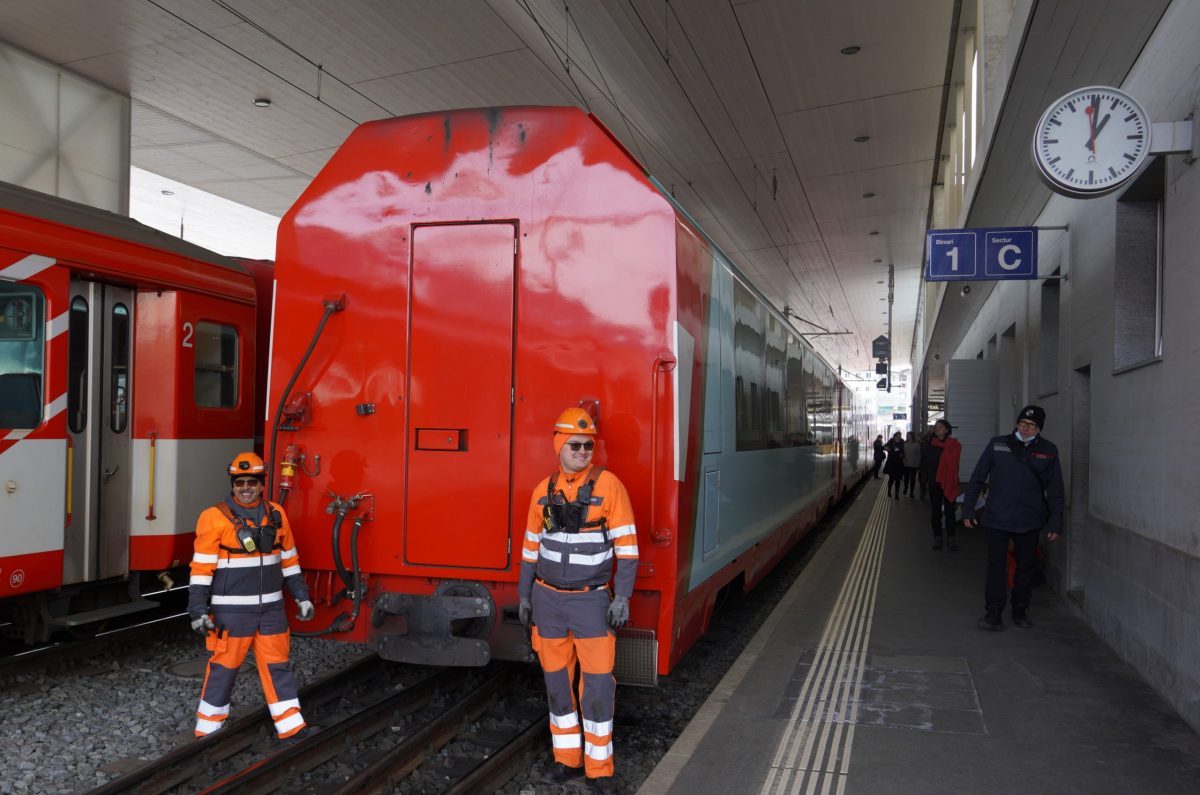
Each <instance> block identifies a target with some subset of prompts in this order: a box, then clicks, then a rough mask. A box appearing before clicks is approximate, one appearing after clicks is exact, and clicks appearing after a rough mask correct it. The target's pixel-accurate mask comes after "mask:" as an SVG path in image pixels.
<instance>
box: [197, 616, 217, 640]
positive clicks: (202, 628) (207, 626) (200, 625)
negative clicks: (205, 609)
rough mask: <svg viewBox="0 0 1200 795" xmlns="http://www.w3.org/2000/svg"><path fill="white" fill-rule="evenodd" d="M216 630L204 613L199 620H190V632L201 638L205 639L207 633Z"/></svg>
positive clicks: (215, 626)
mask: <svg viewBox="0 0 1200 795" xmlns="http://www.w3.org/2000/svg"><path fill="white" fill-rule="evenodd" d="M216 628H217V625H216V624H214V623H213V622H212V619H211V618H209V617H208V613H205V614H204V615H202V616H200V617H199V618H194V619H192V632H195V633H196V634H197V635H199V636H200V637H202V638H207V637H208V633H210V632H212V631H213V630H214V629H216Z"/></svg>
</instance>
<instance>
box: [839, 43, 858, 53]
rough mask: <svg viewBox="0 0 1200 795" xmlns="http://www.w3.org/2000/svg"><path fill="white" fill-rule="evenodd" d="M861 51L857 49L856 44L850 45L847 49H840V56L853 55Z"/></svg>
mask: <svg viewBox="0 0 1200 795" xmlns="http://www.w3.org/2000/svg"><path fill="white" fill-rule="evenodd" d="M861 49H862V47H859V46H858V45H856V44H851V45H850V46H849V47H843V48H842V55H854V53H856V52H858V51H859V50H861Z"/></svg>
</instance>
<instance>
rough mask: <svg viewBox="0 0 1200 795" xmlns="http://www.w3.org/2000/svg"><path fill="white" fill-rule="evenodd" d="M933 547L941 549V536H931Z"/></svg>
mask: <svg viewBox="0 0 1200 795" xmlns="http://www.w3.org/2000/svg"><path fill="white" fill-rule="evenodd" d="M933 548H934V549H941V548H942V537H941V536H934V537H933Z"/></svg>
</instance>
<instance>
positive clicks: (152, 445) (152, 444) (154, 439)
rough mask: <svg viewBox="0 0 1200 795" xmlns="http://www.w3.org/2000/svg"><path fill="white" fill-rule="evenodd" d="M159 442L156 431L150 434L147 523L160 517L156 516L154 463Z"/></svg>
mask: <svg viewBox="0 0 1200 795" xmlns="http://www.w3.org/2000/svg"><path fill="white" fill-rule="evenodd" d="M157 441H158V434H157V433H155V432H154V431H151V432H150V507H149V508H147V509H146V519H147V521H151V522H153V521H154V520H155V519H157V518H158V517H157V516H155V515H154V461H155V458H156V457H157V452H158V450H157V447H156V446H155V442H157Z"/></svg>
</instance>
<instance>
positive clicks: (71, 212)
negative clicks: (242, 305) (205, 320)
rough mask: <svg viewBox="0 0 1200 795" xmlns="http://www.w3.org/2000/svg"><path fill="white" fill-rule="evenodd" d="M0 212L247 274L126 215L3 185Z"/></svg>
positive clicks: (0, 186)
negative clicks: (80, 230)
mask: <svg viewBox="0 0 1200 795" xmlns="http://www.w3.org/2000/svg"><path fill="white" fill-rule="evenodd" d="M0 210H2V211H7V212H11V213H16V214H18V215H24V216H29V217H31V218H39V219H41V220H44V221H49V222H50V223H54V224H59V225H62V226H68V227H73V228H75V229H82V230H84V231H86V232H92V233H94V234H97V235H104V236H106V237H110V238H114V239H117V240H124V241H127V242H129V243H134V244H137V245H140V246H147V247H150V248H156V249H159V250H161V251H166V252H169V253H171V254H175V255H178V256H181V257H187V258H188V259H192V260H196V261H198V262H205V263H208V264H209V265H215V266H217V267H219V268H225V269H228V270H231V271H235V272H237V273H245V269H244V268H242V267H241V265H239V264H238V263H237V262H236V261H235V260H233V259H230V258H229V257H225V256H223V255H221V254H218V253H216V252H215V251H210V250H208V249H206V248H204V247H202V246H198V245H196V244H195V243H189V242H187V241H186V240H181V239H179V238H177V237H174V236H172V235H168V234H166V233H165V232H160V231H158V230H157V229H154V228H152V227H149V226H146V225H145V224H143V223H140V222H138V221H135V220H134V219H132V218H130V217H129V216H126V215H119V214H117V213H112V212H109V211H107V210H101V209H99V208H97V207H91V206H89V205H86V204H80V203H79V202H74V201H70V200H69V199H63V198H60V197H58V196H51V195H49V194H47V193H41V192H40V191H35V190H30V189H28V188H22V187H20V186H17V185H11V184H9V183H6V182H0Z"/></svg>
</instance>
